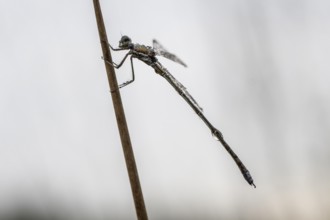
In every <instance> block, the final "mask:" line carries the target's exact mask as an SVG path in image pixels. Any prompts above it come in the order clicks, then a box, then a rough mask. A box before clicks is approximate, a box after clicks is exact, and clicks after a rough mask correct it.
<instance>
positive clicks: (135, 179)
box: [93, 0, 148, 220]
mask: <svg viewBox="0 0 330 220" xmlns="http://www.w3.org/2000/svg"><path fill="white" fill-rule="evenodd" d="M93 3H94V9H95V16H96V22H97V27H98V31H99V36H100V41H101V46H102V51H103V57H104V60H105V61H106V60H108V61H110V62H112V58H111V53H110V49H109V46H108V38H107V34H106V30H105V26H104V21H103V16H102V12H101V6H100V2H99V0H93ZM104 63H105V68H106V71H107V76H108V81H109V86H110V91H113V92H111V96H112V102H113V106H114V109H115V114H116V119H117V125H118V129H119V134H120V139H121V144H122V147H123V151H124V156H125V161H126V167H127V172H128V176H129V180H130V184H131V189H132V194H133V198H134V204H135V210H136V215H137V218H138V220H147V219H148V216H147V211H146V207H145V204H144V200H143V194H142V189H141V185H140V181H139V175H138V171H137V168H136V163H135V159H134V153H133V149H132V144H131V140H130V137H129V132H128V128H127V123H126V119H125V113H124V108H123V104H122V101H121V97H120V92H119V89H118V84H117V79H116V75H115V70H114V68H113V66H111V65H109V64H108V63H107V62H104Z"/></svg>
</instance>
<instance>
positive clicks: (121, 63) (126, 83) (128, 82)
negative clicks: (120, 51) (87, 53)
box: [102, 52, 135, 89]
mask: <svg viewBox="0 0 330 220" xmlns="http://www.w3.org/2000/svg"><path fill="white" fill-rule="evenodd" d="M129 55H131V53H130V52H128V53H127V54H126V55H125V57H124V58H123V59H122V61H120V63H119V64H116V63H115V62H112V63H111V62H110V61H108V60H105V62H106V63H108V64H110V65H111V66H113V67H114V68H116V69H119V68H120V67H121V66H122V65H123V64H124V62H125V60H126V59H127V57H128V56H129ZM102 59H103V60H104V57H102ZM130 60H131V69H132V79H131V80H128V81H126V82H124V83H122V84H120V85H119V86H118V87H119V88H120V89H121V88H123V87H125V86H127V85H128V84H130V83H132V82H134V80H135V75H134V67H133V57H132V56H131V57H130Z"/></svg>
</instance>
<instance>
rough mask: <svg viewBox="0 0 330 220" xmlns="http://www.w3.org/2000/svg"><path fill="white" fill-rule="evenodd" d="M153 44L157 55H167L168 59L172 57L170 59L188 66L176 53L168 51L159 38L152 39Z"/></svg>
mask: <svg viewBox="0 0 330 220" xmlns="http://www.w3.org/2000/svg"><path fill="white" fill-rule="evenodd" d="M152 44H153V49H154V51H155V53H156V54H157V55H160V56H163V57H165V58H167V59H170V60H172V61H174V62H176V63H179V64H181V65H182V66H184V67H187V65H186V64H185V63H184V62H183V61H182V60H180V59H179V58H178V57H177V56H175V55H174V54H172V53H170V52H168V51H167V50H166V49H165V48H164V47H163V46H162V45H161V44H160V43H159V42H158V41H157V40H155V39H154V40H153V41H152Z"/></svg>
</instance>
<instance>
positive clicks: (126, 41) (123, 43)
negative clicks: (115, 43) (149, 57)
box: [119, 35, 132, 49]
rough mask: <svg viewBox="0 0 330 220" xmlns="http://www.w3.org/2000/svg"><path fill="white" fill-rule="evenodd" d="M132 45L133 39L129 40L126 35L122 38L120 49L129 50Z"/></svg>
mask: <svg viewBox="0 0 330 220" xmlns="http://www.w3.org/2000/svg"><path fill="white" fill-rule="evenodd" d="M131 44H132V40H131V38H129V37H128V36H126V35H124V36H122V37H121V39H120V41H119V47H120V48H123V49H125V48H127V49H128V48H129V46H130V45H131Z"/></svg>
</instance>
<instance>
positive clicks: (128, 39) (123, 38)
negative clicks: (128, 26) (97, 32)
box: [121, 36, 131, 42]
mask: <svg viewBox="0 0 330 220" xmlns="http://www.w3.org/2000/svg"><path fill="white" fill-rule="evenodd" d="M121 41H122V42H129V41H131V39H130V38H129V37H128V36H122V38H121Z"/></svg>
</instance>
